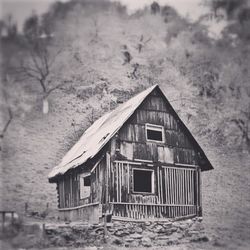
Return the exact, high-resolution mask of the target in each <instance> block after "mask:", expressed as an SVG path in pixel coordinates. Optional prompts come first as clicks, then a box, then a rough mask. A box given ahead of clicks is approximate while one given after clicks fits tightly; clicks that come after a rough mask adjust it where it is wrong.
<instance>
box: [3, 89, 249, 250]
mask: <svg viewBox="0 0 250 250" xmlns="http://www.w3.org/2000/svg"><path fill="white" fill-rule="evenodd" d="M52 99H53V100H52ZM84 105H85V103H84V102H82V103H81V102H79V101H78V100H77V99H74V97H73V95H72V96H71V95H66V94H63V93H62V92H57V93H56V92H55V93H54V94H53V95H52V96H51V110H50V113H49V114H48V115H43V114H42V113H41V111H40V110H38V109H34V110H33V111H32V112H30V113H29V115H28V116H27V117H25V118H18V119H15V120H14V121H13V123H12V124H11V126H10V128H9V131H8V134H7V135H6V137H5V143H4V145H3V152H2V157H3V158H2V160H3V162H2V163H3V172H4V175H3V176H4V178H3V184H4V188H3V192H2V194H3V195H4V197H2V199H1V201H2V208H5V209H13V208H14V209H15V210H17V211H18V212H23V211H24V203H25V202H29V207H30V210H32V211H39V212H42V211H44V210H45V208H46V203H47V202H49V204H50V207H51V208H53V209H55V208H56V192H55V186H54V185H53V184H49V183H48V180H47V174H48V172H49V171H50V169H51V168H52V167H53V166H54V165H55V164H56V163H58V162H59V160H60V159H61V157H62V156H63V155H64V153H65V152H66V151H67V150H68V148H69V147H70V144H72V143H73V142H74V141H75V140H76V139H77V136H74V133H75V132H74V129H73V127H72V126H71V122H72V119H74V120H75V121H76V124H79V125H78V127H81V126H82V127H83V128H84V127H86V126H88V124H86V122H85V123H84V121H86V113H79V112H77V110H78V111H79V108H81V109H82V108H83V107H84ZM37 106H39V104H38V105H37ZM86 112H87V111H86ZM200 139H203V140H202V145H203V147H204V149H205V151H206V152H207V154H208V157H209V159H210V160H211V161H212V164H213V165H214V167H215V169H214V170H213V171H210V172H204V173H203V174H202V175H203V207H204V221H205V224H206V229H207V231H208V233H209V235H210V236H211V237H212V238H220V242H225V244H226V245H225V246H226V247H228V244H230V243H229V242H231V241H232V240H233V242H234V243H235V244H246V243H247V242H248V243H249V244H250V241H249V228H250V221H249V218H250V209H249V206H250V199H249V193H250V184H249V183H250V174H249V171H248V163H249V160H250V156H249V155H248V154H246V153H245V154H244V153H239V152H235V151H230V149H225V148H223V147H222V146H221V147H220V146H214V145H213V144H212V142H211V141H209V139H208V138H200ZM69 142H70V143H69Z"/></svg>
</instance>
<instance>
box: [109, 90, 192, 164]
mask: <svg viewBox="0 0 250 250" xmlns="http://www.w3.org/2000/svg"><path fill="white" fill-rule="evenodd" d="M146 123H149V124H155V125H160V126H163V127H164V137H165V138H164V143H160V142H149V141H147V140H146V128H145V126H146ZM112 140H113V143H112V144H113V145H116V146H115V149H114V150H113V152H111V153H112V154H114V155H116V156H117V157H119V156H120V158H123V159H128V160H134V159H141V160H146V161H152V162H163V163H183V164H193V165H195V164H197V152H196V150H195V148H194V147H193V145H192V144H191V143H190V140H189V138H188V137H187V136H186V135H185V134H184V132H183V129H182V128H181V126H180V123H179V122H178V120H177V119H176V118H175V116H174V114H173V112H172V111H171V110H170V108H169V107H167V105H166V102H165V100H164V99H163V97H162V96H161V95H160V93H159V92H158V91H157V90H155V91H153V92H152V93H151V94H150V95H149V96H148V97H147V98H146V99H145V100H144V102H143V103H142V104H141V105H140V107H139V108H138V109H137V110H136V111H135V113H134V114H133V115H132V117H131V118H130V119H129V120H128V121H127V122H126V123H125V125H124V126H123V127H122V128H121V129H120V131H119V132H118V134H117V136H116V137H114V138H113V139H112ZM114 141H115V142H114Z"/></svg>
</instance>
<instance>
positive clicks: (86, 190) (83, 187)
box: [80, 174, 91, 199]
mask: <svg viewBox="0 0 250 250" xmlns="http://www.w3.org/2000/svg"><path fill="white" fill-rule="evenodd" d="M90 186H91V179H90V175H86V174H83V175H81V176H80V199H85V198H87V197H89V196H90Z"/></svg>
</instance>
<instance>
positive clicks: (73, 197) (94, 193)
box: [57, 158, 106, 208]
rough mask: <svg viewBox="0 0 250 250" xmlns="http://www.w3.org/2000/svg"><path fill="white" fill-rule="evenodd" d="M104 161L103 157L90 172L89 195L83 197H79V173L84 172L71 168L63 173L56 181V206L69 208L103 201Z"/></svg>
mask: <svg viewBox="0 0 250 250" xmlns="http://www.w3.org/2000/svg"><path fill="white" fill-rule="evenodd" d="M105 161H106V159H105V158H104V159H103V160H102V161H100V163H99V164H98V165H97V166H96V167H95V169H94V170H93V171H92V172H91V173H90V179H91V186H90V196H89V197H86V198H84V199H80V175H81V174H82V173H84V171H79V170H71V171H70V172H68V173H67V174H65V175H63V176H62V177H61V178H60V179H59V180H58V182H57V190H58V207H59V208H70V207H77V206H80V205H85V204H91V203H96V202H100V203H102V202H104V199H105V198H104V197H105V194H104V192H105V186H104V185H103V183H104V181H105V180H104V173H105V165H106V162H105Z"/></svg>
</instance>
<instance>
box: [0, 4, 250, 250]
mask: <svg viewBox="0 0 250 250" xmlns="http://www.w3.org/2000/svg"><path fill="white" fill-rule="evenodd" d="M50 11H51V12H49V13H47V17H46V18H47V19H46V20H49V21H50V26H49V27H50V29H52V30H51V32H53V41H52V43H50V44H49V51H50V53H51V54H53V53H56V51H57V49H58V48H62V51H63V52H62V53H60V54H59V55H58V56H57V57H56V59H55V63H54V64H53V66H52V68H51V71H50V75H49V77H48V78H47V81H46V84H47V86H48V88H53V87H54V86H57V84H58V83H63V84H62V85H60V87H58V88H56V89H55V90H54V91H53V92H51V93H50V94H49V95H48V98H47V99H46V100H48V102H49V111H48V113H47V114H44V113H43V111H42V108H43V99H44V93H43V92H42V89H41V86H40V85H39V83H37V81H35V80H34V79H31V78H29V77H27V76H26V77H25V78H23V77H21V75H20V74H19V72H15V74H14V73H13V72H12V71H10V70H9V69H8V67H7V66H13V65H14V66H16V64H17V63H18V59H20V58H24V59H25V60H27V62H30V61H29V60H30V58H29V54H28V53H27V51H26V50H25V49H24V47H22V45H20V44H19V42H16V41H19V40H18V39H19V38H18V37H17V38H15V39H12V40H11V41H12V42H11V43H10V41H9V40H8V39H6V38H4V39H2V48H3V50H2V58H1V59H2V60H3V65H4V67H3V69H2V74H3V76H5V74H6V75H8V77H7V78H6V77H3V81H2V85H1V90H2V92H1V95H2V97H3V98H1V104H2V105H1V113H2V119H1V127H3V126H4V124H5V122H6V120H8V112H7V110H8V107H10V108H11V110H12V113H13V119H12V121H11V123H10V125H9V127H8V129H7V131H6V133H5V134H4V137H3V138H1V166H2V167H1V192H0V195H1V197H0V201H1V209H11V210H12V209H15V210H16V211H18V212H19V213H23V212H24V208H25V203H28V209H29V211H30V212H38V213H40V214H42V213H43V212H44V211H45V210H46V206H47V203H48V204H49V208H50V214H49V215H56V207H57V204H56V189H55V185H53V184H49V183H48V179H47V175H48V173H49V172H50V170H51V169H52V168H53V167H54V166H55V165H56V164H58V163H59V162H60V159H61V158H62V157H63V156H64V154H65V153H66V152H67V150H69V148H70V147H71V146H72V145H73V144H74V143H75V142H76V141H77V140H78V138H79V137H80V135H81V134H82V133H83V132H84V130H85V129H86V128H87V127H88V126H89V125H90V124H92V123H93V121H94V120H96V119H97V118H98V117H100V116H101V115H103V114H104V113H105V112H108V111H109V110H110V109H113V108H115V107H116V106H117V105H119V103H121V102H123V101H125V100H127V99H129V98H130V97H131V96H133V95H134V94H136V93H138V92H140V91H141V90H143V89H145V88H147V87H148V86H151V85H153V84H155V83H157V84H159V85H160V86H161V88H162V89H163V90H164V92H165V93H166V96H167V97H168V99H169V101H170V103H171V104H172V105H173V106H174V108H175V109H176V110H177V112H178V114H179V115H180V116H181V118H182V119H183V121H184V122H185V124H186V125H187V127H188V128H189V129H190V130H191V132H192V133H193V134H194V136H195V137H196V138H197V139H198V141H199V142H200V143H201V146H202V148H203V149H204V151H205V152H206V153H207V155H208V158H209V159H210V160H211V162H212V164H213V166H214V168H215V169H214V170H213V171H210V172H205V173H203V183H202V188H203V207H204V221H205V226H206V230H207V232H208V234H209V237H211V238H212V239H217V238H218V242H217V243H214V245H213V247H214V248H215V249H216V248H217V247H219V248H224V249H247V248H248V246H249V245H250V241H249V233H250V232H249V228H250V220H249V218H250V199H249V193H250V172H249V166H248V164H249V162H250V155H249V151H248V150H249V145H248V144H247V142H248V140H249V136H250V135H249V134H247V133H246V132H248V131H245V130H244V128H245V127H244V126H241V127H240V126H239V124H240V123H242V122H243V123H244V124H247V123H248V122H249V121H250V118H249V120H248V106H249V104H250V100H249V99H250V98H249V97H250V92H249V91H250V89H249V79H250V72H249V66H250V65H249V63H250V60H249V59H250V53H249V45H248V44H249V43H247V41H246V40H243V38H240V37H239V38H238V39H236V41H234V43H232V41H231V40H230V39H229V38H228V37H229V33H226V34H225V36H224V37H223V38H222V39H221V40H219V41H217V40H213V39H211V38H209V37H208V35H207V31H206V29H205V28H204V27H203V26H202V24H201V23H199V22H197V23H189V22H188V21H187V20H186V19H183V18H181V17H180V16H178V14H177V13H176V11H175V10H174V9H172V8H171V7H169V6H165V7H161V10H160V11H156V12H152V10H151V9H150V8H149V9H145V10H142V11H138V12H137V13H135V14H133V15H128V14H127V13H126V10H125V8H124V7H122V6H121V5H119V4H116V3H106V2H104V1H102V4H100V3H99V1H93V2H92V3H91V1H72V2H70V3H65V4H61V5H58V6H55V7H54V9H53V8H51V10H50ZM228 32H229V31H228ZM15 49H16V50H17V53H16V50H15ZM229 51H230V53H229ZM242 55H244V57H243V56H242ZM5 99H6V100H7V101H5ZM249 107H250V106H249ZM249 112H250V110H249ZM213 242H215V241H213ZM232 243H233V245H231V244H232ZM216 244H217V245H216ZM220 244H221V246H219V245H220ZM210 247H212V246H210ZM210 247H209V248H208V249H211V248H210Z"/></svg>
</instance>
